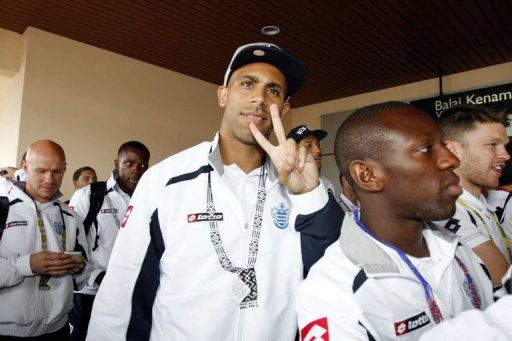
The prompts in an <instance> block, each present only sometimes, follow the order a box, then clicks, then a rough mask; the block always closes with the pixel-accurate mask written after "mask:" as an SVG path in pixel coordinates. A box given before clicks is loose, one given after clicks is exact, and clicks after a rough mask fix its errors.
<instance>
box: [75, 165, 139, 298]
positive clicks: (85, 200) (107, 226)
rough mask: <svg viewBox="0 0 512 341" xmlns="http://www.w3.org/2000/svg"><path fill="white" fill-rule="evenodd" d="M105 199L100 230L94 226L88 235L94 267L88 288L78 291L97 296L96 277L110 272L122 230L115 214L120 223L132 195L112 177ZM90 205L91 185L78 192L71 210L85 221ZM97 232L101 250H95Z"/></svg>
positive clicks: (99, 224)
mask: <svg viewBox="0 0 512 341" xmlns="http://www.w3.org/2000/svg"><path fill="white" fill-rule="evenodd" d="M106 192H107V194H105V198H104V200H103V205H102V206H101V208H100V211H99V213H98V215H97V216H96V219H97V221H98V231H97V230H96V226H95V225H94V223H93V224H92V225H91V227H90V229H89V233H87V242H88V245H89V248H90V249H89V255H90V259H89V261H90V262H91V263H93V264H94V265H95V269H94V270H93V271H92V272H91V275H90V278H89V279H88V281H87V285H86V286H85V287H84V288H83V289H82V290H80V291H79V293H81V294H88V295H95V294H96V292H97V291H98V285H97V284H96V283H95V280H96V277H97V276H98V275H99V274H100V273H101V272H103V271H105V270H106V269H107V265H108V260H109V258H110V253H111V252H112V248H113V247H114V242H115V240H116V237H117V232H118V230H119V227H118V226H117V225H116V220H115V218H114V215H115V216H116V217H117V219H118V221H119V222H121V220H122V219H123V216H124V214H125V212H126V208H127V207H128V202H129V198H130V197H129V196H128V194H126V193H124V192H123V191H122V190H121V189H120V188H119V186H118V185H117V183H116V180H114V176H113V175H112V176H111V177H110V178H109V179H108V180H107V183H106ZM106 196H108V197H109V198H110V200H111V203H112V206H113V207H112V208H111V207H110V205H109V204H108V201H107V199H106ZM90 206H91V186H90V185H88V186H85V187H83V188H80V189H79V190H77V191H76V192H75V193H74V194H73V196H72V197H71V200H70V201H69V208H70V209H72V210H73V211H75V212H76V213H77V214H78V215H79V216H80V218H82V220H85V218H86V217H87V213H88V212H89V207H90ZM96 233H99V240H98V247H97V248H96V250H92V249H93V246H94V242H95V239H96Z"/></svg>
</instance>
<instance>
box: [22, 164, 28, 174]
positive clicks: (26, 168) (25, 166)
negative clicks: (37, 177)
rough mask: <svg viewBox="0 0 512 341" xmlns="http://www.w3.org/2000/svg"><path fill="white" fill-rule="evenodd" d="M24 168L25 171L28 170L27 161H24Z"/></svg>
mask: <svg viewBox="0 0 512 341" xmlns="http://www.w3.org/2000/svg"><path fill="white" fill-rule="evenodd" d="M23 170H24V171H25V172H28V165H27V163H26V162H23Z"/></svg>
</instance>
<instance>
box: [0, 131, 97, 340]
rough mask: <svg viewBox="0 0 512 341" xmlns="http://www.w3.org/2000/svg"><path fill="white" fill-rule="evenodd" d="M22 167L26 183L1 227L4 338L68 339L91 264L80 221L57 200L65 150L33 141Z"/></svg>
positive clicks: (16, 190) (0, 323) (15, 190)
mask: <svg viewBox="0 0 512 341" xmlns="http://www.w3.org/2000/svg"><path fill="white" fill-rule="evenodd" d="M23 168H24V170H25V172H26V174H27V178H26V183H25V182H17V183H16V184H15V185H14V186H13V187H12V188H11V189H10V191H9V193H8V195H7V196H8V199H9V204H10V207H9V213H8V216H7V220H6V223H5V228H4V226H2V228H1V229H0V307H1V308H0V340H15V339H17V338H28V339H30V340H42V341H44V340H52V341H53V340H55V341H61V340H63V341H64V340H69V325H68V318H67V314H68V312H69V310H70V309H71V307H72V305H73V287H74V286H77V287H78V288H80V287H82V286H83V285H84V284H85V282H86V280H87V277H88V273H89V271H90V266H89V265H88V264H86V263H85V258H84V257H86V256H87V253H88V246H87V241H86V238H85V233H84V230H83V226H82V222H81V219H80V218H78V217H76V216H75V215H74V213H73V212H72V211H70V210H69V209H68V207H67V206H66V205H64V204H62V203H61V202H60V201H59V196H60V192H59V188H60V186H61V184H62V178H63V175H64V172H65V170H66V157H65V155H64V150H63V149H62V147H61V146H59V145H58V144H57V143H55V142H53V141H50V140H42V141H37V142H34V143H32V144H31V145H30V147H29V148H28V151H27V157H26V162H25V163H24V165H23ZM69 252H74V254H69ZM84 266H85V269H84Z"/></svg>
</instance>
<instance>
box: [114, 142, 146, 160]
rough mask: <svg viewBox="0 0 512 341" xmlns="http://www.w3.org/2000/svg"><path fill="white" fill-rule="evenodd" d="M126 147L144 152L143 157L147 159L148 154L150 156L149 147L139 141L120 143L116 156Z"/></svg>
mask: <svg viewBox="0 0 512 341" xmlns="http://www.w3.org/2000/svg"><path fill="white" fill-rule="evenodd" d="M128 148H133V149H137V150H140V151H141V152H142V153H143V154H144V157H146V159H148V160H149V156H150V154H149V149H148V148H147V147H146V146H145V145H144V144H142V143H141V142H139V141H128V142H125V143H123V144H122V145H121V147H119V150H118V151H117V156H119V155H121V153H122V152H124V151H125V150H126V149H128Z"/></svg>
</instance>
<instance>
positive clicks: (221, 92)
mask: <svg viewBox="0 0 512 341" xmlns="http://www.w3.org/2000/svg"><path fill="white" fill-rule="evenodd" d="M227 97H228V88H227V87H225V86H224V85H221V86H219V88H218V89H217V100H218V102H219V106H220V107H221V108H224V107H225V106H226V102H227Z"/></svg>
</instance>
